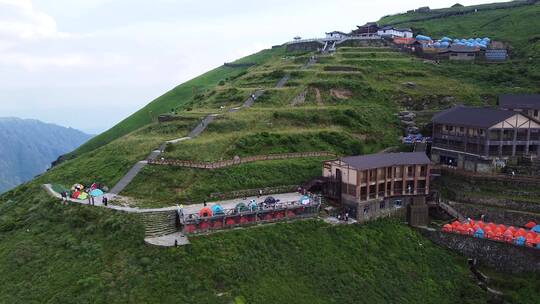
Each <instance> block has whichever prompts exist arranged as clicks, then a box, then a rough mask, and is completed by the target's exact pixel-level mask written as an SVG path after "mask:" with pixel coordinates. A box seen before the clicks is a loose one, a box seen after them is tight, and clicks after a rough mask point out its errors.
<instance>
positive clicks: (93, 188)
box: [69, 183, 105, 200]
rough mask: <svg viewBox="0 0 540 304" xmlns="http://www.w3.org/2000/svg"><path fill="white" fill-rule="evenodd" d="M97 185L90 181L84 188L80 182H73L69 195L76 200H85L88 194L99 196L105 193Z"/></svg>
mask: <svg viewBox="0 0 540 304" xmlns="http://www.w3.org/2000/svg"><path fill="white" fill-rule="evenodd" d="M99 187H100V185H99V184H97V183H92V185H90V186H89V187H88V188H85V186H84V185H82V184H74V185H73V186H72V187H71V193H70V194H69V197H71V198H73V199H78V200H86V199H88V197H89V196H91V197H99V196H102V195H104V194H105V193H104V192H103V190H101V189H100V188H99Z"/></svg>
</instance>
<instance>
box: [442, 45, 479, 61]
mask: <svg viewBox="0 0 540 304" xmlns="http://www.w3.org/2000/svg"><path fill="white" fill-rule="evenodd" d="M479 53H480V49H479V48H478V47H472V46H466V45H457V44H453V45H451V46H450V47H449V48H448V58H449V59H450V60H462V61H472V60H475V59H476V57H477V56H478V54H479Z"/></svg>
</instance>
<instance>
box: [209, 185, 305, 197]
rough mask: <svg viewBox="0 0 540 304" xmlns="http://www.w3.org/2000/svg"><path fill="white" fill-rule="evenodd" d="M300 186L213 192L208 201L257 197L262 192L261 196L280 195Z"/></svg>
mask: <svg viewBox="0 0 540 304" xmlns="http://www.w3.org/2000/svg"><path fill="white" fill-rule="evenodd" d="M299 187H300V186H299V185H283V186H277V187H265V188H260V189H245V190H237V191H231V192H224V193H221V192H214V193H212V194H210V200H224V199H234V198H244V197H250V196H257V195H259V193H261V192H262V195H263V196H267V195H272V194H280V193H291V192H296V191H297V190H298V188H299Z"/></svg>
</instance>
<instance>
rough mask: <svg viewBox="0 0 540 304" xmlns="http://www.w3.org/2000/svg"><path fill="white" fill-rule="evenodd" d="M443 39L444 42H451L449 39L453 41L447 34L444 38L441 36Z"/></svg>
mask: <svg viewBox="0 0 540 304" xmlns="http://www.w3.org/2000/svg"><path fill="white" fill-rule="evenodd" d="M441 41H442V42H449V41H452V38H449V37H446V36H445V37H442V38H441Z"/></svg>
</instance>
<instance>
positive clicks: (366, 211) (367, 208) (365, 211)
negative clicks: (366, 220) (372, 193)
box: [364, 206, 369, 215]
mask: <svg viewBox="0 0 540 304" xmlns="http://www.w3.org/2000/svg"><path fill="white" fill-rule="evenodd" d="M368 213H369V206H365V207H364V215H367V214H368Z"/></svg>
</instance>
